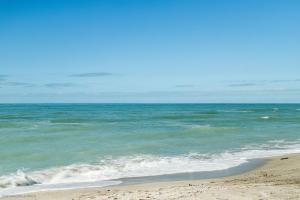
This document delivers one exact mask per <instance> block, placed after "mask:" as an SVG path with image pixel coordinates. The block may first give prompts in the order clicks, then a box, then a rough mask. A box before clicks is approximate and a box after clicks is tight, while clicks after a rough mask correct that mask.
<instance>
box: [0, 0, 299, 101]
mask: <svg viewBox="0 0 300 200" xmlns="http://www.w3.org/2000/svg"><path fill="white" fill-rule="evenodd" d="M299 10H300V1H297V0H285V1H284V0H239V1H238V0H98V1H95V0H42V1H41V0H0V103H269V102H274V103H285V102H286V103H299V102H300V37H299V36H300V26H299V24H300V12H299Z"/></svg>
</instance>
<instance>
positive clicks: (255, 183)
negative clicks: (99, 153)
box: [0, 154, 300, 200]
mask: <svg viewBox="0 0 300 200" xmlns="http://www.w3.org/2000/svg"><path fill="white" fill-rule="evenodd" d="M199 198H203V199H218V198H219V199H300V154H289V155H284V156H276V157H271V158H267V159H266V162H265V163H264V164H263V165H262V166H258V167H256V168H255V169H253V170H250V171H247V172H243V173H241V174H236V175H232V176H225V177H221V178H210V179H200V180H181V181H167V182H161V181H158V182H151V183H142V184H128V185H124V184H121V185H115V186H108V187H101V188H99V187H90V188H82V189H66V190H53V191H52V190H51V191H44V192H34V193H26V194H21V195H14V196H8V197H2V198H0V199H1V200H18V199H19V200H23V199H24V200H34V199H39V200H51V199H57V200H60V199H61V200H62V199H70V200H72V199H73V200H79V199H80V200H83V199H99V200H102V199H115V200H116V199H199Z"/></svg>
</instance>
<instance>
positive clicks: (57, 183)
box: [0, 140, 300, 196]
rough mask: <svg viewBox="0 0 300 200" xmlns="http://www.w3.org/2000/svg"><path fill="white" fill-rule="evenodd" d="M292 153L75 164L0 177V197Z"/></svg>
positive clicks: (287, 147)
mask: <svg viewBox="0 0 300 200" xmlns="http://www.w3.org/2000/svg"><path fill="white" fill-rule="evenodd" d="M288 153H300V141H293V142H291V141H284V140H278V141H270V142H268V143H266V144H263V145H255V144H254V145H248V146H245V147H243V148H242V149H239V150H232V151H226V152H223V153H220V154H199V153H190V154H186V155H180V156H157V155H156V156H154V155H136V156H125V157H119V158H115V159H112V158H110V159H104V160H100V161H99V162H98V163H94V164H74V165H69V166H62V167H56V168H50V169H45V170H41V171H23V170H18V171H17V172H16V173H13V174H10V175H6V176H1V177H0V187H1V188H2V189H0V196H1V195H2V196H3V195H8V194H15V193H18V192H19V193H20V191H21V192H26V191H27V192H28V191H30V190H29V189H30V187H29V189H27V190H26V188H27V187H28V186H35V187H31V191H33V190H34V191H36V190H37V191H40V190H47V189H51V188H52V189H53V188H54V189H57V188H66V187H67V186H69V187H74V186H76V184H77V185H78V184H79V185H80V184H81V183H82V184H83V183H84V187H87V186H89V184H92V183H94V186H107V185H113V184H118V183H120V181H118V179H120V178H126V177H141V176H156V175H164V174H176V173H183V172H200V171H214V170H224V169H228V168H231V167H235V166H238V165H240V164H243V163H246V162H248V161H249V160H250V159H258V158H265V157H269V156H277V155H283V154H288ZM116 181H117V182H116ZM87 183H89V184H87ZM96 183H97V184H96ZM92 185H93V184H92ZM26 186H27V187H26ZM19 187H20V188H19ZM18 188H19V189H18ZM24 188H25V189H24Z"/></svg>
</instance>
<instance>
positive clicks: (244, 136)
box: [0, 104, 300, 192]
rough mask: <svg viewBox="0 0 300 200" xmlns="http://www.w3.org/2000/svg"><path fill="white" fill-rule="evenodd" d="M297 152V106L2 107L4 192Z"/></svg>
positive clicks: (0, 180) (0, 165)
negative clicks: (19, 188) (27, 187)
mask: <svg viewBox="0 0 300 200" xmlns="http://www.w3.org/2000/svg"><path fill="white" fill-rule="evenodd" d="M294 152H300V104H0V192H1V190H2V191H4V190H8V189H10V188H16V187H23V186H29V185H54V184H69V183H78V182H94V181H108V180H112V179H118V178H125V177H139V176H152V175H163V174H173V173H182V172H198V171H210V170H222V169H227V168H230V167H235V166H237V165H239V164H242V163H245V162H247V160H248V159H252V158H261V157H266V156H272V155H280V154H285V153H294ZM1 188H2V189H1Z"/></svg>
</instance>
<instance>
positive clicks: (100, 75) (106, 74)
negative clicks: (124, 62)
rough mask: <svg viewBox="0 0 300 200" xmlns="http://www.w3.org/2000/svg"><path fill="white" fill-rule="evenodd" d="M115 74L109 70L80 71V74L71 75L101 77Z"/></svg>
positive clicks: (73, 75)
mask: <svg viewBox="0 0 300 200" xmlns="http://www.w3.org/2000/svg"><path fill="white" fill-rule="evenodd" d="M113 75H115V74H113V73H110V72H92V73H81V74H72V75H71V77H82V78H85V77H103V76H113Z"/></svg>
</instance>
